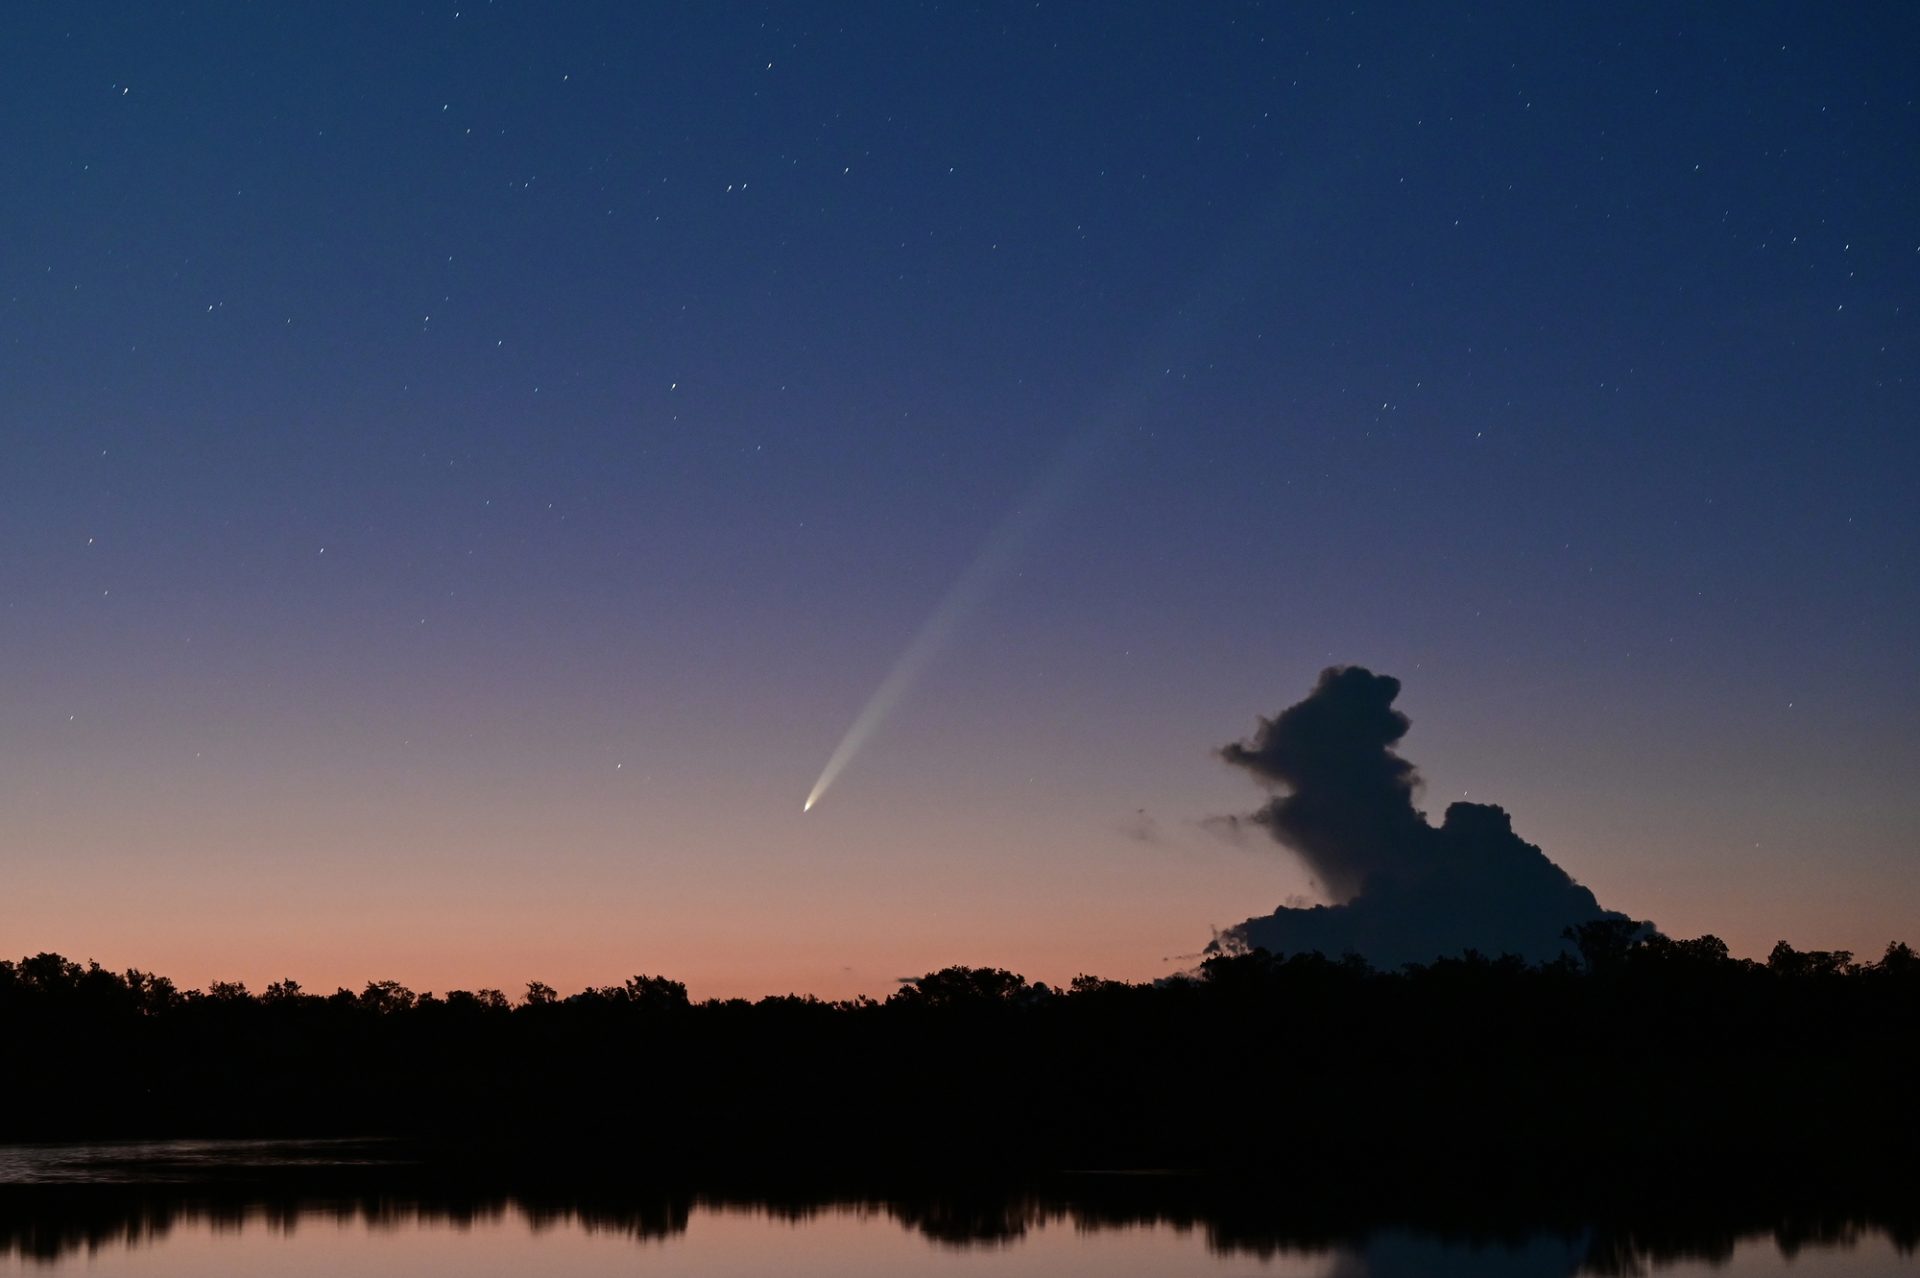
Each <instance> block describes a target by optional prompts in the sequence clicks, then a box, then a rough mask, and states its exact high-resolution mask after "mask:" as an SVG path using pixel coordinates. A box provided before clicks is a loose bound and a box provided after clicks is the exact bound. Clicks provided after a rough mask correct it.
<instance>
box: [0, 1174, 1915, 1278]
mask: <svg viewBox="0 0 1920 1278" xmlns="http://www.w3.org/2000/svg"><path fill="white" fill-rule="evenodd" d="M1126 1197H1127V1199H1128V1201H1126V1202H1121V1203H1116V1202H1111V1201H1102V1200H1101V1196H1100V1195H1097V1194H1096V1195H1092V1196H1085V1195H1082V1196H1075V1195H1072V1194H1066V1195H1056V1194H1051V1193H1019V1194H1010V1195H1001V1196H982V1197H965V1196H961V1197H955V1196H951V1195H932V1196H904V1197H891V1196H888V1197H873V1196H865V1197H862V1196H849V1197H834V1198H826V1199H821V1200H810V1199H804V1198H787V1199H741V1198H732V1197H728V1196H723V1195H711V1194H663V1193H650V1194H634V1195H630V1196H607V1195H578V1194H573V1195H551V1194H526V1193H501V1194H475V1193H460V1194H451V1195H448V1194H441V1195H434V1194H427V1193H420V1192H407V1193H373V1194H362V1195H346V1194H334V1193H324V1192H317V1193H305V1192H302V1193H294V1194H284V1195H283V1194H263V1193H255V1192H250V1191H243V1190H239V1189H237V1188H236V1189H232V1190H220V1189H218V1188H215V1187H197V1188H191V1189H189V1188H183V1187H177V1186H176V1187H156V1186H143V1187H132V1186H124V1185H123V1186H105V1185H84V1186H76V1185H68V1186H38V1187H33V1186H9V1187H5V1188H0V1261H4V1263H5V1267H6V1268H8V1269H14V1268H16V1267H31V1268H33V1269H35V1270H39V1271H41V1272H45V1271H46V1268H45V1267H46V1266H48V1265H51V1266H53V1268H54V1269H55V1270H56V1271H57V1270H60V1269H67V1268H75V1267H77V1266H79V1265H85V1266H86V1267H87V1270H88V1272H89V1273H90V1274H96V1275H100V1274H107V1273H111V1272H125V1273H127V1274H132V1275H140V1274H166V1273H173V1272H186V1271H187V1270H189V1269H192V1270H197V1271H201V1272H229V1271H231V1272H237V1271H240V1270H243V1269H244V1270H249V1271H251V1270H255V1269H258V1268H259V1267H260V1266H261V1265H262V1264H266V1265H270V1266H272V1267H274V1268H276V1269H278V1270H281V1271H284V1272H301V1271H304V1270H306V1269H308V1268H312V1269H314V1270H315V1271H316V1272H318V1271H320V1270H323V1269H326V1268H329V1267H332V1266H336V1265H337V1266H340V1267H351V1268H355V1269H358V1270H360V1271H362V1272H368V1273H378V1272H382V1271H383V1270H384V1271H386V1272H394V1273H413V1272H420V1271H421V1270H423V1269H427V1268H433V1269H440V1268H448V1269H452V1268H466V1269H470V1268H472V1264H471V1262H470V1261H466V1260H462V1259H461V1258H462V1257H463V1256H465V1255H466V1254H467V1253H468V1252H469V1251H471V1250H472V1249H473V1248H474V1247H475V1246H476V1240H478V1243H479V1244H483V1245H482V1248H481V1252H480V1253H476V1254H484V1255H486V1256H489V1257H492V1258H493V1259H496V1260H498V1259H502V1258H504V1257H505V1256H506V1255H508V1254H509V1253H512V1254H515V1255H519V1256H520V1257H521V1260H522V1261H523V1262H524V1263H526V1264H530V1265H534V1266H536V1267H538V1268H540V1269H541V1270H542V1271H543V1272H551V1273H556V1274H562V1275H567V1274H587V1273H598V1272H602V1271H607V1270H610V1269H613V1268H619V1267H621V1264H620V1262H619V1260H618V1259H617V1258H616V1257H614V1256H612V1255H610V1254H609V1253H608V1251H607V1245H608V1244H609V1243H612V1244H624V1245H625V1246H626V1247H628V1248H629V1249H630V1248H631V1247H632V1246H633V1245H634V1244H659V1243H670V1244H671V1245H672V1246H673V1247H675V1248H676V1259H675V1262H674V1264H675V1267H676V1269H677V1270H679V1271H681V1272H691V1273H694V1274H696V1275H699V1274H709V1273H711V1274H732V1273H735V1272H739V1269H738V1266H739V1264H743V1263H746V1260H747V1259H750V1258H751V1256H755V1255H762V1254H763V1253H764V1254H765V1256H766V1257H774V1258H777V1260H778V1262H779V1267H780V1268H782V1269H783V1270H786V1271H787V1272H794V1273H806V1272H820V1273H828V1272H844V1271H847V1270H858V1269H862V1268H873V1267H874V1265H875V1262H877V1261H879V1260H881V1259H886V1260H888V1261H889V1262H890V1263H900V1264H906V1265H909V1266H910V1267H911V1269H912V1271H914V1272H932V1271H934V1270H941V1269H948V1268H965V1269H967V1270H968V1271H969V1272H974V1273H979V1272H990V1273H1012V1272H1018V1273H1028V1272H1032V1273H1041V1272H1048V1273H1058V1272H1063V1271H1082V1272H1120V1273H1125V1272H1139V1273H1147V1272H1159V1271H1163V1270H1164V1268H1165V1266H1167V1265H1168V1264H1173V1265H1175V1266H1176V1267H1180V1266H1184V1267H1189V1268H1192V1267H1201V1268H1204V1267H1207V1266H1208V1259H1209V1257H1211V1259H1212V1262H1213V1263H1214V1265H1216V1266H1220V1267H1230V1268H1232V1270H1233V1271H1234V1272H1240V1273H1245V1272H1260V1273H1272V1274H1289V1275H1291V1274H1299V1275H1316V1276H1324V1278H1403V1276H1404V1278H1413V1276H1414V1275H1422V1276H1424V1278H1446V1276H1447V1275H1453V1274H1460V1275H1465V1274H1474V1275H1478V1276H1482V1278H1487V1276H1491V1278H1568V1276H1570V1275H1575V1274H1640V1273H1646V1272H1649V1271H1652V1270H1661V1269H1666V1268H1667V1267H1669V1266H1674V1265H1683V1264H1684V1263H1685V1262H1705V1263H1707V1264H1710V1265H1711V1266H1713V1267H1714V1268H1716V1269H1720V1268H1721V1267H1722V1266H1726V1268H1725V1269H1723V1270H1722V1272H1724V1273H1727V1274H1730V1275H1736V1274H1756V1275H1757V1274H1766V1273H1775V1272H1780V1271H1781V1270H1783V1268H1784V1266H1785V1264H1786V1261H1787V1260H1788V1259H1790V1258H1793V1257H1796V1256H1801V1255H1802V1253H1808V1254H1814V1255H1819V1254H1825V1255H1827V1256H1829V1257H1831V1258H1833V1259H1835V1260H1836V1261H1844V1263H1843V1264H1840V1265H1838V1266H1837V1267H1836V1268H1835V1269H1834V1272H1836V1273H1837V1272H1845V1273H1848V1274H1862V1273H1886V1274H1895V1273H1902V1274H1907V1275H1913V1274H1915V1273H1920V1265H1917V1264H1916V1259H1915V1255H1914V1242H1915V1239H1914V1236H1913V1234H1912V1232H1911V1231H1910V1230H1909V1231H1907V1232H1901V1231H1900V1230H1898V1229H1895V1228H1891V1227H1889V1226H1887V1225H1886V1224H1884V1223H1882V1222H1873V1221H1865V1220H1830V1221H1816V1222H1780V1223H1777V1224H1775V1225H1773V1226H1772V1227H1752V1228H1740V1227H1718V1228H1714V1227H1709V1228H1706V1229H1703V1230H1699V1231H1695V1232H1688V1231H1684V1230H1664V1231H1659V1232H1655V1233H1640V1232H1637V1231H1635V1230H1634V1229H1632V1228H1628V1227H1613V1228H1609V1227H1600V1226H1596V1227H1593V1228H1589V1229H1585V1230H1581V1231H1578V1232H1575V1233H1555V1232H1532V1233H1527V1232H1514V1233H1507V1234H1487V1233H1481V1232H1457V1233H1454V1232H1448V1231H1444V1230H1416V1229H1411V1228H1406V1227H1387V1228H1382V1229H1374V1230H1368V1229H1365V1228H1358V1227H1356V1228H1351V1229H1347V1228H1342V1229H1337V1230H1333V1231H1322V1230H1316V1229H1314V1228H1312V1227H1311V1226H1310V1225H1303V1224H1301V1223H1299V1222H1289V1221H1288V1220H1287V1219H1286V1218H1285V1212H1284V1209H1283V1208H1280V1207H1278V1205H1276V1207H1277V1209H1276V1210H1275V1211H1274V1212H1273V1213H1272V1215H1271V1216H1270V1218H1269V1220H1268V1221H1267V1223H1265V1224H1261V1223H1259V1222H1258V1221H1257V1220H1255V1219H1254V1218H1253V1216H1252V1214H1251V1213H1250V1211H1249V1208H1248V1207H1247V1206H1246V1205H1245V1204H1240V1205H1237V1206H1233V1207H1230V1208H1228V1209H1227V1210H1225V1211H1224V1212H1222V1213H1220V1214H1218V1215H1211V1214H1209V1213H1208V1212H1207V1211H1206V1210H1205V1209H1204V1208H1201V1207H1196V1206H1195V1205H1194V1204H1192V1203H1186V1204H1184V1205H1181V1204H1176V1205H1174V1206H1171V1207H1169V1208H1167V1209H1165V1210H1160V1209H1155V1208H1152V1207H1150V1206H1148V1205H1147V1201H1146V1197H1145V1196H1144V1195H1142V1194H1140V1192H1139V1191H1138V1189H1137V1188H1136V1189H1134V1190H1133V1191H1131V1192H1130V1193H1129V1194H1128V1195H1127V1196H1126ZM929 1244H932V1245H931V1246H929ZM263 1246H264V1247H271V1248H272V1249H273V1250H272V1251H271V1254H270V1255H265V1254H262V1252H261V1248H262V1247H263ZM1203 1246H1204V1249H1203ZM528 1248H530V1249H531V1250H527V1249H528ZM1809 1249H1811V1252H1809ZM383 1253H384V1254H383ZM427 1257H437V1258H438V1259H437V1260H428V1259H426V1258H427ZM169 1258H170V1259H169ZM187 1260H190V1261H191V1264H187V1265H183V1264H182V1263H181V1262H183V1261H187ZM962 1262H964V1263H962ZM508 1268H510V1267H508ZM1815 1268H1816V1269H1817V1268H1818V1266H1815ZM507 1271H508V1269H507V1268H502V1269H500V1272H507ZM1794 1272H1795V1273H1796V1274H1799V1275H1804V1274H1806V1273H1808V1272H1809V1267H1808V1265H1807V1264H1805V1263H1798V1264H1796V1265H1795V1267H1794Z"/></svg>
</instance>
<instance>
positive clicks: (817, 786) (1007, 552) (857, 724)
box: [800, 450, 1077, 813]
mask: <svg viewBox="0 0 1920 1278" xmlns="http://www.w3.org/2000/svg"><path fill="white" fill-rule="evenodd" d="M1074 452H1077V450H1070V452H1069V458H1063V459H1062V464H1061V465H1060V466H1056V467H1055V472H1054V474H1052V475H1050V476H1049V477H1048V479H1047V481H1045V482H1043V483H1041V484H1040V485H1038V487H1037V489H1036V491H1035V492H1034V494H1033V495H1032V496H1031V497H1030V498H1029V500H1028V501H1026V502H1024V503H1022V504H1021V505H1020V506H1017V507H1015V508H1014V510H1013V511H1012V512H1011V513H1009V514H1008V515H1007V516H1006V517H1004V518H1003V519H1001V521H1000V523H999V524H998V525H997V526H996V527H995V528H994V529H993V531H992V532H991V533H990V534H989V535H988V537H987V539H986V542H985V544H983V545H982V546H981V547H980V550H979V552H978V553H977V554H975V555H974V557H973V562H972V563H970V564H968V565H967V568H966V571H964V572H962V573H961V574H960V576H959V577H958V578H957V579H956V580H955V581H954V583H953V585H952V586H950V587H949V588H948V589H947V593H946V594H945V595H943V596H941V598H940V602H939V603H938V604H936V605H935V606H934V609H933V612H932V613H931V614H930V615H929V616H928V617H927V619H926V621H925V622H924V623H923V624H922V625H921V627H920V629H919V630H918V631H916V632H915V633H914V636H913V638H912V639H911V640H909V641H908V643H907V646H906V647H905V648H904V649H902V650H901V652H900V655H899V656H898V657H896V658H895V659H894V662H893V666H892V668H891V669H889V670H888V671H887V675H886V678H884V679H882V680H881V681H880V686H879V687H877V688H875V689H874V690H873V695H871V696H869V697H868V698H867V702H866V704H865V705H863V706H861V707H860V713H859V714H857V715H855V716H854V720H853V723H852V724H851V725H849V726H848V728H847V730H846V733H845V734H844V735H843V736H841V738H840V744H839V745H837V746H835V747H834V750H833V754H832V755H831V756H829V757H828V759H827V766H826V767H825V768H822V769H821V770H820V779H819V780H818V781H815V782H814V783H813V791H812V792H811V793H810V794H808V795H807V801H806V802H805V803H803V804H801V805H800V811H801V812H802V813H807V812H811V811H813V805H814V804H816V803H818V802H820V799H821V796H823V795H825V794H826V792H827V790H828V788H829V787H831V786H832V785H833V783H834V782H835V781H836V780H838V779H839V777H840V773H841V772H842V771H844V770H845V768H846V766H847V765H848V764H849V763H851V762H853V757H854V756H855V755H857V754H859V753H860V748H861V747H862V746H864V745H866V743H867V741H868V739H869V738H870V737H872V736H873V734H874V733H875V732H876V731H878V730H879V728H880V725H881V724H882V723H884V722H885V721H886V719H887V716H888V715H890V714H892V713H893V708H894V707H895V706H897V705H899V704H900V700H901V698H903V697H905V696H906V695H907V693H909V692H911V691H912V690H913V686H914V685H915V684H916V683H918V682H919V681H920V676H921V674H922V673H923V672H925V670H926V668H927V666H928V665H929V664H930V663H931V662H932V661H933V659H934V657H936V656H938V655H939V653H940V650H941V649H942V648H944V647H945V646H946V643H947V640H948V638H949V637H950V636H951V635H952V634H953V632H954V630H955V629H956V628H957V627H958V626H959V625H960V623H961V622H962V621H964V620H965V619H966V617H967V615H968V614H969V613H971V612H972V611H973V610H974V608H975V607H977V606H978V605H979V602H980V600H981V599H982V598H984V597H985V596H986V594H987V592H988V591H990V590H991V589H992V588H993V586H994V583H996V582H997V581H999V580H1000V578H1001V576H1002V575H1004V574H1005V572H1006V570H1007V568H1008V567H1009V566H1010V565H1011V564H1012V563H1013V560H1014V558H1015V556H1016V555H1017V554H1018V552H1019V550H1020V547H1021V546H1022V545H1023V544H1025V542H1026V540H1027V538H1028V537H1029V536H1031V535H1032V533H1033V530H1034V529H1035V528H1036V527H1038V526H1039V524H1040V522H1041V520H1042V519H1044V518H1045V516H1046V514H1047V513H1048V512H1049V511H1050V510H1051V509H1052V507H1053V506H1054V505H1055V504H1056V503H1057V502H1058V500H1059V498H1060V496H1061V490H1063V489H1064V487H1065V485H1066V481H1067V480H1068V479H1069V478H1070V477H1071V476H1070V474H1069V473H1067V472H1068V471H1070V470H1072V469H1077V467H1075V466H1073V463H1072V461H1071V460H1070V458H1071V457H1072V455H1073V453H1074Z"/></svg>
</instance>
